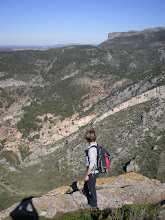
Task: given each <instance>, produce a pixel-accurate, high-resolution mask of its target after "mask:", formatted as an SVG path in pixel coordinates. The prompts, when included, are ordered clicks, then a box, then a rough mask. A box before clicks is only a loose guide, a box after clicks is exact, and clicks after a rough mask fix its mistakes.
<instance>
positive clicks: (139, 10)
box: [0, 0, 165, 45]
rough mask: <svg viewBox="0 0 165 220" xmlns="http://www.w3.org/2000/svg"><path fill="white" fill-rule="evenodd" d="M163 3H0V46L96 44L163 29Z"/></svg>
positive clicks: (63, 0)
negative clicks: (115, 34)
mask: <svg viewBox="0 0 165 220" xmlns="http://www.w3.org/2000/svg"><path fill="white" fill-rule="evenodd" d="M164 12H165V0H0V45H55V44H66V43H83V44H99V43H101V42H103V41H105V40H106V39H107V36H108V33H111V32H126V31H129V30H138V31H139V30H143V29H145V28H155V27H158V26H163V27H165V13H164Z"/></svg>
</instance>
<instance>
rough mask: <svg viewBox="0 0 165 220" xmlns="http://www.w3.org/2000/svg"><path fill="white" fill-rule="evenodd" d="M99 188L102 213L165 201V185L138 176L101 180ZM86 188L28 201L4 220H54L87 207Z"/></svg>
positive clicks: (8, 212) (4, 213) (64, 189)
mask: <svg viewBox="0 0 165 220" xmlns="http://www.w3.org/2000/svg"><path fill="white" fill-rule="evenodd" d="M96 186H97V189H98V190H97V197H98V207H99V209H100V210H103V209H106V208H119V207H122V206H123V205H125V204H137V205H140V204H156V203H159V202H161V201H163V200H165V183H160V182H159V181H158V180H154V179H149V178H147V177H145V176H142V175H140V174H137V173H134V172H132V173H128V174H123V175H120V176H118V177H109V178H99V179H97V184H96ZM82 187H83V181H78V182H74V183H73V184H72V185H71V186H62V187H59V188H57V189H55V190H52V191H50V192H49V193H47V194H46V195H43V196H42V197H39V198H28V199H25V200H23V201H22V202H21V203H20V204H14V205H13V206H12V207H10V208H8V209H6V210H3V211H1V212H0V219H5V218H6V217H8V216H18V215H29V216H36V217H37V216H44V217H47V218H52V217H55V216H56V217H57V216H60V215H61V214H63V213H66V212H71V211H76V210H79V209H81V208H82V205H83V204H85V203H87V199H86V197H85V196H84V195H82V194H81V193H80V192H79V189H81V188H82ZM161 215H162V213H161Z"/></svg>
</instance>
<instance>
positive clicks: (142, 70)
mask: <svg viewBox="0 0 165 220" xmlns="http://www.w3.org/2000/svg"><path fill="white" fill-rule="evenodd" d="M164 43H165V28H155V29H149V30H148V29H147V30H144V31H141V32H136V31H131V32H127V33H112V34H109V36H108V39H107V40H106V41H105V42H103V43H102V44H100V45H98V46H67V47H63V48H56V49H50V50H46V51H37V50H36V51H33V50H27V51H26V50H25V51H1V52H0V143H1V144H0V173H1V175H0V209H5V208H6V207H8V206H9V205H12V204H13V203H15V202H16V201H20V200H22V199H23V198H26V197H29V196H31V195H33V196H42V194H45V193H47V192H48V191H50V190H52V189H54V188H56V187H60V186H61V185H70V184H71V182H73V181H77V180H78V179H81V178H83V176H84V172H85V164H84V150H85V149H86V143H85V140H84V133H85V131H86V130H87V129H89V128H94V129H95V130H96V133H97V141H98V143H99V144H100V145H102V146H104V147H106V148H107V149H109V151H110V152H111V157H112V163H111V170H110V172H109V173H108V176H112V175H115V176H116V175H120V174H124V173H128V172H138V173H140V174H142V175H145V176H146V177H148V178H154V179H158V180H159V181H161V182H164V181H165V162H164V154H165V146H164V143H165V136H164V130H165V111H164V109H165V97H164V96H165V74H164V71H165V47H164V45H165V44H164ZM74 167H77V168H78V169H77V170H75V169H74Z"/></svg>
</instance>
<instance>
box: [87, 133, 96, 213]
mask: <svg viewBox="0 0 165 220" xmlns="http://www.w3.org/2000/svg"><path fill="white" fill-rule="evenodd" d="M85 139H86V140H87V142H88V143H89V145H88V148H87V150H86V151H85V152H86V166H87V172H86V175H85V178H84V181H85V182H84V189H83V193H84V194H85V195H86V196H87V200H88V204H86V205H84V208H87V209H98V208H97V195H96V179H97V177H98V174H99V171H98V170H97V143H96V135H95V131H94V130H89V131H87V132H86V135H85Z"/></svg>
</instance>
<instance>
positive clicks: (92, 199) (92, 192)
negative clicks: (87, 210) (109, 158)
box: [84, 173, 98, 207]
mask: <svg viewBox="0 0 165 220" xmlns="http://www.w3.org/2000/svg"><path fill="white" fill-rule="evenodd" d="M97 177H98V173H96V174H90V175H89V180H88V181H85V183H84V191H85V194H86V196H87V200H88V204H89V205H90V206H92V207H97V194H96V179H97Z"/></svg>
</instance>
